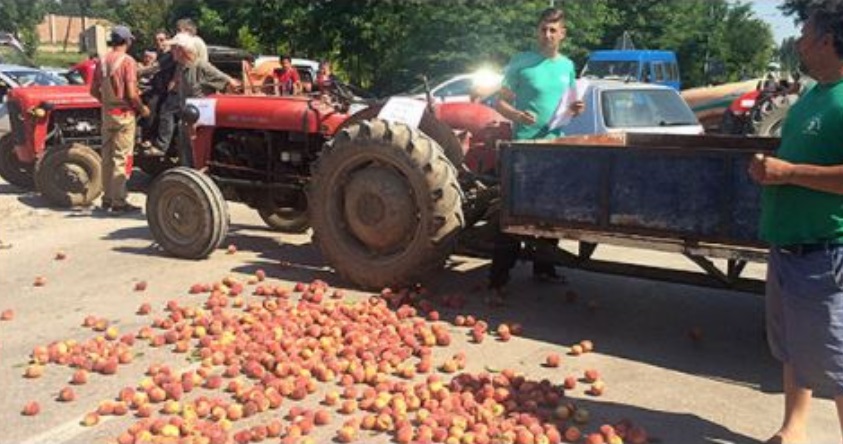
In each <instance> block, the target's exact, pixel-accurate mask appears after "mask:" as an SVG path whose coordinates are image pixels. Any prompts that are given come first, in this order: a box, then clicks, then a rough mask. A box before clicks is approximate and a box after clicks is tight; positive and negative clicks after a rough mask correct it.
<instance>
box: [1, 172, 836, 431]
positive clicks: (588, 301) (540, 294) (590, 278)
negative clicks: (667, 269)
mask: <svg viewBox="0 0 843 444" xmlns="http://www.w3.org/2000/svg"><path fill="white" fill-rule="evenodd" d="M132 199H134V201H135V202H136V203H141V202H142V201H143V195H141V194H133V196H132ZM231 214H232V216H231V219H232V231H231V235H230V237H229V242H230V243H233V244H235V245H237V247H238V252H237V253H236V254H226V252H225V251H217V252H215V253H214V254H213V255H212V256H211V258H210V259H208V260H205V261H197V262H190V261H183V260H177V259H174V258H171V257H168V256H167V255H166V254H165V253H163V252H161V251H159V250H158V249H157V248H156V246H155V245H154V244H153V241H152V238H151V236H150V233H149V230H148V229H147V225H146V221H145V219H144V217H143V216H142V215H138V216H136V217H122V218H108V217H102V216H100V215H97V214H95V213H92V212H91V211H89V210H62V209H51V208H49V207H47V206H46V204H45V202H44V201H43V200H42V199H41V198H39V197H38V196H36V195H33V194H27V193H23V194H22V193H20V192H19V190H16V189H14V188H13V187H11V186H9V185H7V184H5V183H0V221H2V222H0V239H2V240H3V241H5V242H11V243H12V244H13V248H12V249H9V250H0V289H2V291H0V310H3V309H14V310H15V313H16V316H15V319H14V320H12V321H8V322H0V429H2V430H0V432H2V433H0V441H2V442H25V443H36V442H43V443H46V442H51V443H53V442H69V443H99V442H108V438H113V437H115V436H116V435H117V434H119V433H120V432H121V431H123V430H125V429H126V428H127V427H128V426H129V425H130V424H131V423H132V422H133V421H134V420H133V419H132V418H130V417H123V418H116V419H113V420H110V421H106V422H104V423H103V424H101V425H100V426H97V427H95V428H92V429H88V428H83V427H81V426H79V425H78V422H79V420H80V418H81V417H82V415H83V414H84V413H85V412H87V411H90V410H93V409H94V408H95V407H96V405H97V404H98V403H99V401H100V400H103V399H107V398H111V397H113V396H115V394H116V393H117V391H118V390H119V389H120V388H121V387H123V386H125V385H132V384H136V383H137V382H138V381H139V380H140V379H141V378H142V373H143V371H144V370H145V369H146V365H147V364H148V363H151V362H167V363H170V364H171V365H172V366H174V367H176V368H184V367H187V366H188V365H190V364H189V363H188V362H187V361H186V360H185V359H184V357H183V355H174V354H171V353H169V352H166V351H163V350H161V349H151V348H149V347H147V346H145V345H138V346H136V348H138V349H139V350H140V352H139V353H138V357H137V359H136V361H135V362H134V363H133V364H131V365H128V366H126V367H125V368H121V370H120V372H119V373H118V374H117V375H115V376H109V377H105V376H92V378H91V382H89V383H88V384H87V385H84V386H80V387H78V388H77V394H78V396H79V399H78V400H76V401H75V402H73V403H67V404H60V403H57V402H56V401H54V398H55V396H56V393H57V392H58V390H59V389H60V388H61V387H63V386H65V385H66V381H67V378H68V377H69V375H70V373H71V371H70V370H69V369H68V368H64V367H57V366H48V367H47V371H46V374H45V375H44V376H43V377H42V378H39V379H34V380H30V379H24V378H22V377H21V374H22V372H23V369H24V366H25V364H26V363H27V357H28V355H29V353H30V351H31V350H32V349H33V348H34V347H35V346H37V345H44V344H47V343H49V342H51V341H54V340H61V339H68V338H75V339H77V340H85V339H87V338H90V337H91V336H92V334H93V333H92V332H91V331H90V330H89V329H85V328H83V327H81V322H82V320H83V318H84V317H85V316H87V315H96V316H99V317H105V318H107V319H109V320H111V321H112V322H113V323H114V324H115V325H117V326H118V327H119V329H120V330H121V332H129V331H136V330H137V329H138V328H139V327H141V326H143V325H148V322H149V318H146V317H139V316H136V315H135V310H136V308H137V307H138V305H139V304H140V303H141V302H150V303H152V304H153V307H154V308H155V313H159V314H160V313H161V312H162V306H163V304H164V303H165V302H166V301H168V300H171V299H176V300H178V301H179V303H180V304H182V305H185V304H191V303H193V304H198V303H200V302H201V301H203V300H204V299H203V298H202V297H199V296H195V295H188V294H187V289H188V288H189V286H190V285H191V284H193V283H195V282H208V281H213V280H219V279H221V278H223V277H225V276H228V275H235V276H245V275H246V274H251V273H253V272H254V271H255V270H256V269H258V268H263V269H265V270H266V271H267V274H268V278H269V279H270V280H271V281H273V282H275V283H288V284H289V285H290V286H292V283H293V282H297V281H307V282H309V281H312V280H313V279H323V280H325V281H327V282H328V283H330V284H331V285H336V286H340V287H346V286H348V284H347V283H344V282H342V281H340V280H338V279H337V278H336V277H335V276H334V275H333V274H332V273H331V271H330V269H329V268H328V267H327V266H326V265H325V264H324V263H323V262H322V260H321V258H320V256H319V254H318V252H317V251H315V250H314V248H313V247H312V246H311V245H310V244H309V239H308V238H307V237H306V236H279V235H277V234H274V233H272V232H269V231H267V230H266V229H264V228H263V226H262V223H261V221H260V219H259V218H258V217H257V215H256V214H255V212H254V211H251V210H249V209H248V208H245V207H242V206H239V205H232V206H231ZM58 250H63V251H65V252H66V253H67V256H68V257H67V259H66V260H64V261H56V260H54V256H55V253H56V252H57V251H58ZM599 254H600V255H602V256H603V257H610V258H615V259H626V260H633V261H638V262H644V263H649V264H652V265H662V266H675V267H680V268H682V267H686V268H689V269H692V268H693V266H692V265H691V264H689V263H687V261H686V260H685V259H684V258H681V257H679V256H676V255H671V254H660V253H659V254H656V253H652V252H646V251H639V250H629V249H605V250H602V251H600V250H599ZM486 265H487V263H486V262H485V261H480V260H475V259H467V258H454V260H453V262H452V263H451V264H450V268H449V270H447V271H443V273H442V274H441V276H440V278H439V279H438V281H437V282H436V283H435V284H434V285H433V286H432V290H433V291H434V292H436V293H438V294H457V293H462V294H465V295H466V297H467V298H468V300H469V303H468V305H467V307H466V308H465V309H464V310H463V312H465V313H474V314H476V315H478V316H480V317H483V318H485V319H487V320H489V322H490V325H492V326H495V325H497V323H498V322H500V321H510V322H513V321H514V322H520V323H522V324H523V325H524V335H523V337H521V338H515V339H514V340H513V341H511V342H508V343H501V342H496V341H485V342H484V343H483V344H481V345H474V344H468V343H467V341H465V340H464V337H465V336H466V335H465V333H464V332H465V330H464V329H458V328H456V327H451V328H452V330H453V332H454V333H455V334H454V338H455V341H454V343H453V344H452V345H451V347H450V348H451V349H462V350H465V351H466V352H467V354H468V368H469V369H470V370H476V371H482V370H484V369H502V368H506V367H513V368H516V369H517V370H519V371H522V372H524V373H526V374H527V375H528V376H529V377H535V378H538V379H540V378H549V379H551V380H552V381H554V382H556V383H559V382H561V379H562V378H563V377H564V376H567V375H570V374H580V373H581V372H582V371H583V370H584V369H585V368H588V367H594V368H597V369H599V370H600V371H601V372H602V374H603V377H604V379H605V380H606V382H607V385H608V390H607V392H606V393H605V395H604V396H603V397H600V398H593V397H588V396H586V395H585V394H583V391H582V389H581V387H580V388H578V389H575V390H573V391H570V392H569V396H570V397H572V398H576V399H578V400H580V401H579V402H580V403H581V405H585V406H588V407H589V408H590V409H591V411H592V416H593V418H594V419H593V421H592V422H591V425H590V426H588V427H591V429H592V430H593V429H595V428H596V427H598V426H599V425H600V423H602V422H615V421H617V420H619V419H621V418H630V419H632V420H633V421H634V422H636V423H640V424H642V425H644V426H645V427H646V428H647V429H648V430H649V431H650V433H651V435H653V436H655V437H657V438H659V439H661V442H664V443H704V442H726V443H750V442H757V440H761V439H764V438H766V437H768V435H769V434H770V433H771V432H772V431H773V430H774V429H775V428H776V427H777V424H778V421H779V416H780V411H781V408H782V396H781V394H780V390H781V388H780V382H779V367H778V366H777V364H776V363H775V362H774V361H773V360H772V359H771V358H770V356H769V354H768V352H767V348H766V345H765V342H764V339H763V337H762V334H761V328H762V304H761V302H762V301H761V298H760V297H759V296H757V295H750V294H742V293H734V292H729V291H719V290H712V289H701V288H694V287H689V286H683V285H675V284H665V283H659V282H652V281H644V280H637V279H629V278H619V277H611V276H606V275H597V274H590V273H584V272H577V271H566V274H567V275H568V278H569V281H570V282H569V285H567V286H556V285H551V286H546V285H539V284H536V283H533V282H531V281H530V280H529V278H528V270H529V269H528V267H527V266H526V265H521V266H519V268H518V269H517V270H516V272H515V278H514V281H513V282H512V286H511V295H510V301H509V305H508V307H506V308H502V309H494V310H490V309H488V308H487V307H485V306H484V304H483V303H482V302H481V300H482V293H481V292H478V291H476V289H477V288H479V287H481V286H482V283H483V280H484V277H485V273H486ZM750 272H751V273H753V274H754V275H756V276H763V267H758V266H756V267H753V268H752V269H751V270H750ZM39 275H43V276H45V277H46V279H47V285H45V286H44V287H34V286H33V280H34V279H35V277H36V276H39ZM139 280H145V281H147V282H148V288H147V290H146V291H144V292H137V291H134V285H135V282H136V281H139ZM568 290H573V291H574V292H576V293H577V294H578V295H579V297H578V299H577V302H575V303H569V302H566V298H565V297H564V294H565V292H566V291H568ZM364 296H366V295H365V294H363V293H357V292H352V293H351V295H350V296H349V297H350V298H362V297H364ZM444 313H445V316H443V317H444V318H445V319H446V320H449V321H450V320H452V319H453V316H454V314H455V312H454V311H447V310H446V311H444ZM693 327H697V328H699V329H701V331H702V336H703V339H702V341H701V342H700V343H699V344H696V345H695V344H694V343H693V342H692V341H691V340H689V337H688V331H689V330H690V329H691V328H693ZM585 338H588V339H591V340H593V341H594V343H595V344H596V352H595V353H592V354H587V355H583V356H581V357H568V356H564V355H563V363H562V367H561V368H560V369H547V368H543V367H541V366H540V365H539V363H540V362H541V361H542V360H543V359H544V356H545V355H546V354H547V353H549V352H552V351H556V352H560V353H565V352H567V351H568V346H570V345H571V344H574V343H576V342H578V341H580V340H582V339H585ZM446 353H452V351H451V350H447V351H444V350H440V351H437V355H436V356H443V357H444V356H446ZM434 362H439V361H438V360H435V361H434ZM28 400H36V401H39V402H40V404H41V407H42V413H41V414H40V415H38V416H36V417H34V418H30V417H23V416H21V415H20V413H19V412H20V410H21V408H22V406H23V405H24V403H25V402H26V401H28ZM286 405H287V406H288V407H289V405H290V404H286ZM588 427H587V428H588ZM811 433H812V438H813V439H812V441H811V442H815V443H832V442H837V443H839V442H840V434H839V430H838V426H837V420H836V414H835V411H834V409H833V404H832V403H831V402H830V401H829V400H828V399H827V398H826V399H821V400H819V401H817V403H816V405H815V407H814V409H813V411H812V418H811ZM317 437H318V438H319V441H320V442H321V441H323V440H327V435H317ZM372 439H375V440H379V439H383V438H382V437H381V438H372ZM367 441H369V439H368V438H367Z"/></svg>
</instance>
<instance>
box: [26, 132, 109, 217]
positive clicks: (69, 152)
mask: <svg viewBox="0 0 843 444" xmlns="http://www.w3.org/2000/svg"><path fill="white" fill-rule="evenodd" d="M102 180H103V179H102V159H101V158H100V155H99V154H97V152H96V151H94V150H93V148H91V147H89V146H87V145H82V144H81V143H74V144H72V145H70V146H69V147H67V148H53V149H50V150H47V152H46V153H45V154H44V157H42V158H41V160H40V161H39V162H38V163H37V165H36V167H35V185H36V187H37V189H38V191H39V192H41V194H43V195H44V197H46V198H47V200H49V201H50V202H52V203H54V204H56V205H59V206H62V207H76V206H82V207H85V206H89V205H91V204H92V203H93V202H94V200H96V198H97V197H99V196H100V194H102Z"/></svg>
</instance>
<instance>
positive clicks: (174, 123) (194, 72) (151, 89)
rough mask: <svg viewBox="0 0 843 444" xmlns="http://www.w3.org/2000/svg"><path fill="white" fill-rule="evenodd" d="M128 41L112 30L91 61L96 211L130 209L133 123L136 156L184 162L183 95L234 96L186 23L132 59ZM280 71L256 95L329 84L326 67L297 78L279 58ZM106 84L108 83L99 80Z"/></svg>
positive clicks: (120, 30)
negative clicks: (96, 115) (97, 136)
mask: <svg viewBox="0 0 843 444" xmlns="http://www.w3.org/2000/svg"><path fill="white" fill-rule="evenodd" d="M134 42H135V37H134V35H133V34H132V32H131V30H130V29H129V28H127V27H125V26H116V27H114V28H113V30H112V32H111V36H110V39H109V47H110V50H109V52H108V53H107V54H106V55H105V56H103V57H102V58H101V59H99V60H96V59H95V60H92V63H91V71H92V75H93V81H92V83H91V94H92V95H93V96H95V97H96V98H97V99H99V100H100V101H101V102H102V104H103V119H104V122H103V129H102V131H103V151H102V153H103V177H104V184H103V188H104V190H103V191H104V195H103V198H102V204H101V206H100V209H101V210H103V211H106V212H108V213H110V214H121V213H126V212H136V211H138V210H139V207H137V206H135V205H133V204H131V203H129V202H128V201H127V200H126V194H127V193H126V180H127V175H126V172H125V170H126V168H125V166H126V162H127V159H128V157H129V156H130V155H131V153H132V151H133V149H134V145H135V137H134V135H135V133H136V130H137V127H136V125H138V124H139V125H141V131H140V133H141V139H142V142H141V144H142V147H143V149H144V154H145V155H149V156H170V157H178V158H179V159H181V161H182V163H184V164H188V165H189V164H190V160H191V159H190V157H191V154H192V153H191V152H189V150H184V152H180V151H179V149H178V147H186V146H189V143H186V142H187V141H186V140H178V139H176V137H185V138H187V137H189V134H190V131H189V129H188V128H184V127H182V128H180V125H179V119H178V116H179V113H180V112H181V110H182V109H184V107H185V104H186V102H187V100H188V99H190V98H201V97H205V96H206V95H208V94H212V93H216V92H224V91H227V92H237V91H241V90H242V88H243V85H242V83H241V82H240V80H238V79H235V78H233V77H231V76H229V75H228V74H225V73H224V72H222V71H220V70H219V69H217V68H216V67H215V66H214V65H212V64H211V63H210V61H209V59H208V47H207V45H206V44H205V41H204V40H203V39H202V38H201V37H199V35H198V34H197V28H196V25H195V23H194V22H193V21H192V20H191V19H187V18H185V19H181V20H178V21H177V22H176V33H175V34H174V35H173V36H169V35H168V34H167V32H166V31H163V30H162V31H159V32H157V33H156V34H155V47H154V48H152V49H147V50H145V51H142V52H141V54H142V59H141V60H140V61H139V62H138V61H136V60H135V59H134V58H133V57H132V56H131V55H130V54H129V52H130V48H131V47H132V45H133V44H134ZM279 61H280V66H279V67H278V68H277V69H275V70H274V71H273V72H272V75H271V76H270V77H269V78H268V79H267V80H268V85H267V86H268V88H261V90H262V92H263V93H266V94H274V95H299V94H308V93H314V92H323V93H327V92H328V91H330V90H331V89H332V88H333V87H334V85H335V82H336V77H335V76H334V74H333V72H332V70H331V65H330V63H329V62H328V61H322V62H321V64H320V66H319V72H318V74H317V76H316V79H311V78H306V79H302V78H301V76H300V74H299V72H298V70H297V69H296V68H295V67H294V66H293V65H292V58H291V57H290V56H287V55H281V56H279ZM106 79H108V81H105V80H106Z"/></svg>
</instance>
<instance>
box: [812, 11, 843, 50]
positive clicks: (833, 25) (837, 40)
mask: <svg viewBox="0 0 843 444" xmlns="http://www.w3.org/2000/svg"><path fill="white" fill-rule="evenodd" d="M809 17H810V18H813V19H814V27H815V28H816V30H817V33H818V34H819V35H825V34H828V35H830V36H831V39H832V41H833V42H834V52H835V53H836V54H837V57H839V58H843V1H840V0H836V1H828V0H826V1H823V2H820V3H819V4H817V5H815V6H813V7H812V8H810V9H809Z"/></svg>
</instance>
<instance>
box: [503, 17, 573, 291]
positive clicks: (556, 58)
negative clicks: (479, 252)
mask: <svg viewBox="0 0 843 444" xmlns="http://www.w3.org/2000/svg"><path fill="white" fill-rule="evenodd" d="M565 36H566V29H565V14H564V13H563V12H562V10H560V9H555V8H549V9H546V10H545V11H544V12H542V14H541V16H540V17H539V22H538V27H537V39H538V48H537V49H536V50H534V51H527V52H522V53H519V54H516V55H515V56H514V57H513V58H512V60H511V61H510V62H509V65H507V68H506V71H505V73H504V78H503V82H502V87H501V90H500V93H499V98H498V102H497V105H496V108H497V110H498V111H499V112H500V113H501V114H502V115H503V116H504V117H506V118H507V119H509V120H511V121H512V122H513V123H514V124H515V140H533V139H545V138H555V137H559V136H562V135H563V134H562V131H561V129H560V128H550V127H549V126H548V125H549V123H550V121H551V119H552V118H553V114H554V113H555V111H556V108H557V107H558V106H559V103H560V101H561V100H562V98H563V96H564V95H566V94H569V92H570V89H571V88H572V87H573V86H574V85H575V82H576V72H575V71H574V63H573V62H572V61H571V60H570V59H569V58H567V57H565V56H563V55H562V54H560V53H559V45H560V44H562V41H563V40H564V39H565ZM583 109H585V106H584V104H583V102H582V101H574V102H572V103H571V105H570V108H569V111H570V113H572V114H573V115H578V114H579V113H581V112H582V111H583ZM532 243H533V244H534V247H535V250H536V256H537V257H538V256H542V255H543V254H542V253H543V252H545V251H547V250H549V249H552V248H553V245H554V243H555V240H545V239H535V240H532ZM520 248H521V241H520V239H518V238H516V237H514V236H511V235H507V234H504V233H499V234H498V236H497V238H496V239H495V247H494V252H493V253H492V266H491V270H490V272H489V288H490V289H492V290H495V291H497V292H499V291H500V290H501V289H502V288H503V286H504V285H506V283H507V282H508V281H509V270H510V269H512V267H513V266H515V262H516V261H517V259H518V251H519V250H520ZM533 275H534V277H536V278H538V279H540V280H559V279H561V276H559V275H558V274H557V273H556V269H555V267H554V265H553V263H552V262H550V261H547V260H542V258H541V257H538V258H536V259H534V260H533ZM495 299H496V300H499V295H498V296H497V297H496V298H495Z"/></svg>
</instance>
